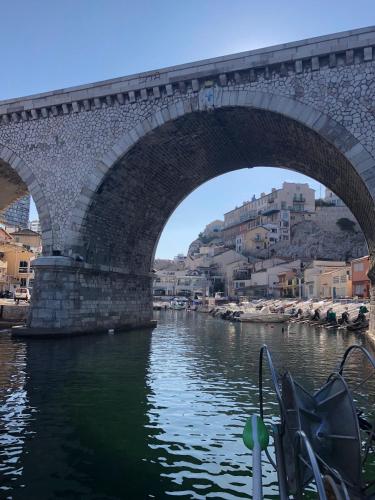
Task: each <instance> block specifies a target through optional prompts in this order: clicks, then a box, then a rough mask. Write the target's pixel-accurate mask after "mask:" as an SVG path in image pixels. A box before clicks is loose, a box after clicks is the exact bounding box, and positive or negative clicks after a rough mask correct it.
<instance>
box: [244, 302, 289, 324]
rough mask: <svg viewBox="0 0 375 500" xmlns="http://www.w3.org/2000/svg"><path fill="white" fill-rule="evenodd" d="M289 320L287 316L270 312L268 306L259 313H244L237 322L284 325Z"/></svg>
mask: <svg viewBox="0 0 375 500" xmlns="http://www.w3.org/2000/svg"><path fill="white" fill-rule="evenodd" d="M289 318H290V316H289V315H288V314H285V313H277V312H272V311H271V309H270V307H269V306H263V307H262V308H261V309H260V310H259V311H257V310H256V309H253V310H251V311H247V312H244V313H243V314H241V315H240V316H239V317H238V320H239V321H241V322H245V323H285V322H286V321H288V319H289Z"/></svg>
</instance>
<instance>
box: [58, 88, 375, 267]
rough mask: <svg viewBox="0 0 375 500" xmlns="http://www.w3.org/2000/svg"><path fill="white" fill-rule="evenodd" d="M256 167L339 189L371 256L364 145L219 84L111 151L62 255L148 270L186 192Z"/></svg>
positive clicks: (282, 105) (322, 121) (302, 109)
mask: <svg viewBox="0 0 375 500" xmlns="http://www.w3.org/2000/svg"><path fill="white" fill-rule="evenodd" d="M260 165H268V166H276V167H283V168H290V169H292V170H295V171H298V172H300V173H303V174H305V175H308V176H309V177H312V178H314V179H316V180H318V181H319V182H321V183H322V184H324V185H326V186H327V187H328V188H330V189H331V190H332V191H334V192H335V193H336V194H337V195H338V196H339V197H340V198H342V199H343V201H344V202H345V203H346V204H347V206H348V207H349V208H350V209H351V211H352V212H353V214H354V215H355V217H356V218H357V220H358V222H359V224H360V226H361V228H362V230H363V232H364V234H365V237H366V240H367V242H368V246H369V249H370V252H371V253H373V251H374V246H375V205H374V201H373V200H374V193H375V184H374V181H373V179H372V178H371V177H372V176H371V172H372V171H373V169H374V168H375V160H374V158H372V156H371V155H370V154H369V153H368V152H367V150H366V149H365V148H364V147H363V146H362V145H361V143H360V142H359V141H358V140H357V139H356V138H355V137H354V136H353V135H352V134H351V133H350V132H349V131H348V130H347V129H346V128H344V127H343V126H342V125H340V124H339V123H337V122H336V121H335V120H333V119H332V118H330V117H329V116H328V115H325V114H324V113H322V112H320V111H318V110H316V109H314V108H313V107H311V106H308V105H306V104H303V103H301V102H299V101H297V100H295V99H292V98H286V97H283V96H280V95H276V94H271V93H267V92H260V91H241V90H223V89H220V88H209V89H204V90H202V91H200V92H199V94H195V95H191V96H190V97H188V98H187V99H186V100H184V101H182V100H181V101H179V102H177V103H176V104H172V105H169V106H166V107H165V109H162V110H160V111H157V112H156V113H155V114H154V115H152V116H150V117H148V118H146V119H145V120H143V121H142V122H141V123H140V124H139V125H137V126H136V127H135V128H134V129H132V130H130V131H129V132H128V133H127V134H126V135H125V136H124V137H123V138H122V139H121V140H120V141H119V142H118V143H117V144H115V145H114V146H113V147H112V149H111V150H110V151H108V152H107V153H106V154H105V156H104V157H103V158H102V159H101V160H100V161H99V162H98V164H97V165H96V168H95V172H94V174H93V175H92V177H91V179H90V182H89V183H88V185H86V186H85V188H84V190H83V191H82V193H81V197H80V200H79V203H78V205H77V207H76V208H75V211H74V217H73V225H72V234H73V235H74V238H73V240H72V241H70V243H69V244H68V247H67V249H66V252H70V254H71V253H73V254H79V255H80V256H81V257H83V259H84V260H85V261H86V262H88V263H89V264H91V265H93V266H99V267H100V268H101V269H108V270H121V271H123V272H125V273H131V274H133V273H141V274H142V275H145V274H147V273H148V272H149V270H150V265H151V262H152V258H153V255H154V251H155V248H156V244H157V241H158V239H159V237H160V234H161V232H162V230H163V228H164V225H165V223H166V222H167V220H168V218H169V216H170V215H171V213H172V212H173V211H174V209H175V208H176V207H177V206H178V204H179V203H180V202H181V201H182V200H183V199H184V198H185V197H186V196H187V195H188V194H190V193H191V192H192V191H193V190H194V189H196V188H197V187H198V186H199V185H201V184H202V183H203V182H205V181H207V180H209V179H211V178H213V177H215V176H217V175H220V174H223V173H226V172H228V171H231V170H235V169H238V168H243V167H252V166H260ZM98 231H99V233H100V234H98Z"/></svg>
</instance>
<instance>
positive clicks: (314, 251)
mask: <svg viewBox="0 0 375 500" xmlns="http://www.w3.org/2000/svg"><path fill="white" fill-rule="evenodd" d="M367 253H368V250H367V244H366V240H365V237H364V235H363V233H362V231H361V230H360V229H358V226H357V225H355V227H354V229H353V230H342V229H339V228H338V229H337V230H336V231H335V232H334V233H333V232H331V231H326V230H324V229H323V228H322V227H321V225H320V224H317V223H316V222H314V221H304V222H300V223H298V224H295V225H294V226H293V227H292V229H291V242H290V243H289V242H288V243H284V242H279V243H277V244H276V245H273V246H272V247H271V248H270V249H267V250H262V251H260V252H259V253H257V255H256V256H257V257H261V258H267V257H268V256H269V255H271V256H275V257H293V258H304V259H325V260H327V259H328V260H351V259H355V258H357V257H362V256H363V255H366V254H367Z"/></svg>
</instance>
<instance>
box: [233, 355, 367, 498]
mask: <svg viewBox="0 0 375 500" xmlns="http://www.w3.org/2000/svg"><path fill="white" fill-rule="evenodd" d="M353 351H360V353H361V354H362V355H363V356H364V357H365V359H367V361H368V363H369V367H370V374H366V376H365V377H364V379H363V380H362V381H361V382H360V383H359V384H357V386H356V389H359V388H360V387H361V388H362V389H363V385H364V383H365V382H366V381H367V380H368V379H369V378H370V377H371V376H373V375H374V373H375V359H374V357H373V356H372V355H371V354H370V353H369V352H368V351H367V350H366V349H364V348H363V347H362V346H359V345H353V346H351V347H349V348H348V349H347V350H346V352H345V354H344V356H343V359H342V361H341V363H340V366H339V369H338V370H337V371H334V372H332V373H331V374H330V376H329V377H328V379H327V382H326V383H325V384H324V385H323V387H321V388H320V389H319V390H318V391H317V392H315V393H314V394H310V393H309V392H308V391H306V390H305V389H304V388H303V387H302V386H301V385H299V384H298V383H297V382H296V381H295V380H294V379H293V377H292V375H291V374H290V373H289V372H288V371H287V372H285V373H284V374H283V375H282V376H278V375H277V373H276V370H275V367H274V364H273V361H272V357H271V354H270V352H269V350H268V348H267V346H263V347H262V349H261V351H260V359H259V410H260V417H257V416H253V417H252V418H250V419H249V420H248V421H247V423H246V426H245V429H244V434H243V437H244V442H245V444H246V446H248V447H249V448H250V449H252V451H253V496H252V498H253V499H255V500H259V499H262V498H263V496H262V482H261V450H262V449H264V450H265V452H266V454H267V457H268V460H269V461H270V463H271V464H272V465H273V466H274V467H275V469H276V471H277V475H278V482H279V493H280V498H281V500H287V499H289V498H290V497H291V496H292V497H293V498H296V499H301V498H302V497H303V494H304V491H305V489H306V487H307V486H309V485H311V484H313V483H315V487H316V490H317V495H318V498H319V499H322V500H328V499H329V500H331V499H337V500H365V499H366V500H370V499H371V500H374V499H375V478H372V480H370V482H368V481H367V482H366V481H365V479H364V477H363V467H364V465H365V463H366V461H368V460H370V457H372V459H374V454H373V453H372V454H371V453H370V450H371V448H372V446H373V444H374V443H375V422H369V421H368V419H366V417H365V416H364V415H363V413H362V411H361V410H360V408H358V407H357V404H356V403H355V401H354V399H353V394H354V392H355V390H352V391H351V390H350V389H349V387H348V384H347V380H345V377H344V369H345V367H346V362H347V359H348V357H349V356H350V355H351V354H352V353H353ZM264 358H265V359H266V361H267V363H268V367H269V369H270V372H271V380H272V384H273V387H274V390H275V394H276V398H277V400H278V404H279V408H280V423H278V424H272V426H271V427H272V434H273V441H274V447H275V457H276V463H275V462H274V460H273V459H272V457H271V455H270V453H269V452H268V450H267V445H268V437H267V430H266V427H265V425H264V421H263V419H264V404H263V402H264V391H263V362H264ZM267 392H268V393H269V391H267Z"/></svg>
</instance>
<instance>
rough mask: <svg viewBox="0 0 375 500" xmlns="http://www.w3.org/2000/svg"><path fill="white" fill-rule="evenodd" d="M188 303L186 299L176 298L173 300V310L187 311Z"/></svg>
mask: <svg viewBox="0 0 375 500" xmlns="http://www.w3.org/2000/svg"><path fill="white" fill-rule="evenodd" d="M187 302H188V301H187V299H185V298H184V297H175V298H174V299H172V300H171V309H174V310H179V309H186V305H187Z"/></svg>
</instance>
